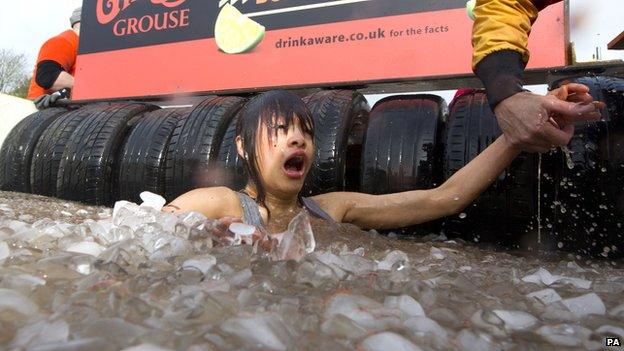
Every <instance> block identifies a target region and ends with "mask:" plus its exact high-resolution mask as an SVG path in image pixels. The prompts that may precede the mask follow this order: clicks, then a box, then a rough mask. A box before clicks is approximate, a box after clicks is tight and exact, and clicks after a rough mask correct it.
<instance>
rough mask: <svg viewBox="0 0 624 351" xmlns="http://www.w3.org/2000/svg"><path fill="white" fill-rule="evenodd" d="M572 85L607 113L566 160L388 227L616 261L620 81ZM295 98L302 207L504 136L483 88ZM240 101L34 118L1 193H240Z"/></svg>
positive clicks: (95, 199) (623, 169) (623, 93)
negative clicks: (304, 117) (448, 94)
mask: <svg viewBox="0 0 624 351" xmlns="http://www.w3.org/2000/svg"><path fill="white" fill-rule="evenodd" d="M567 81H576V82H579V83H583V84H586V85H588V86H589V87H590V89H591V94H592V95H593V96H594V97H595V98H596V99H599V100H603V101H605V102H606V103H607V105H608V108H607V109H606V110H605V112H604V113H603V118H602V120H601V121H598V122H592V123H584V124H579V125H577V126H576V132H575V136H574V138H573V139H572V142H571V143H570V145H569V149H570V152H568V153H567V154H566V153H564V152H562V151H561V150H558V151H554V152H551V153H549V154H544V155H542V156H539V155H536V154H521V155H520V156H519V157H518V158H517V159H516V160H515V161H514V162H513V163H512V164H511V165H510V166H509V167H508V168H507V169H506V170H505V172H503V174H501V175H500V177H499V178H498V179H496V180H495V181H494V183H493V184H492V186H491V187H490V188H489V189H487V190H486V191H485V192H484V193H483V194H482V195H481V196H480V197H479V198H478V199H477V200H476V201H474V202H473V203H472V204H471V205H470V206H469V207H468V208H466V209H465V210H464V211H463V212H462V213H461V214H459V215H455V216H451V217H449V218H445V219H444V220H443V221H439V222H435V223H430V224H428V225H426V226H418V227H412V228H402V229H401V228H397V229H399V230H402V231H403V232H406V233H410V234H411V233H418V234H422V233H430V232H434V233H437V232H439V231H440V230H442V231H443V232H444V233H445V234H446V235H447V236H449V237H458V238H462V239H464V240H466V241H470V242H480V243H493V244H497V245H503V246H506V247H512V248H518V247H522V248H547V249H552V250H558V249H561V250H565V251H570V252H575V253H579V254H583V255H593V256H598V257H608V258H611V257H621V256H622V255H623V252H624V247H620V246H618V245H620V243H621V242H622V239H623V235H624V187H623V186H622V184H624V116H623V114H624V80H622V79H617V78H609V77H579V78H573V79H568V80H566V81H561V82H558V83H555V85H556V84H561V83H562V82H567ZM303 100H304V101H305V103H306V104H307V106H308V108H309V109H310V111H311V112H312V115H313V119H314V123H315V140H314V142H315V150H316V155H315V164H314V166H313V168H312V169H311V171H310V173H309V175H308V178H307V179H306V182H305V185H304V189H303V195H305V196H310V195H315V194H320V193H325V192H331V191H341V190H346V191H361V192H366V193H371V194H387V193H394V192H401V191H407V190H414V189H429V188H432V187H436V186H438V185H440V184H441V183H442V182H444V181H445V180H447V179H448V178H450V177H451V176H452V175H453V174H454V173H455V172H457V171H458V170H459V169H460V168H462V167H463V166H464V165H466V164H467V163H468V162H470V161H471V160H472V159H473V158H475V157H476V156H477V155H478V154H479V153H480V152H481V151H483V150H484V149H485V148H486V147H487V146H488V145H489V144H491V143H492V142H493V141H494V140H495V139H496V138H497V137H498V136H499V135H500V134H501V131H500V129H499V128H498V125H497V122H496V118H495V116H494V115H493V113H492V111H491V110H490V108H489V107H488V103H487V101H486V96H485V94H484V92H483V91H478V90H476V91H470V92H467V93H465V94H463V95H461V96H459V97H457V98H456V99H455V100H454V101H453V102H452V103H451V105H450V107H449V108H447V106H446V103H445V102H444V100H442V99H441V98H440V97H437V96H434V95H426V94H420V95H403V96H391V97H388V98H385V99H382V100H380V101H379V102H378V103H377V104H375V106H374V107H373V109H372V110H371V109H370V108H369V106H368V103H367V101H366V99H365V98H364V96H362V95H361V94H360V93H357V92H355V91H352V90H321V91H317V92H315V93H313V94H310V95H308V96H304V97H303ZM247 101H248V100H247V98H244V97H237V96H208V97H206V98H204V99H203V100H202V101H201V102H199V103H197V104H196V105H194V106H193V107H189V108H174V109H169V108H163V109H161V108H159V107H157V106H155V105H150V104H144V103H134V102H126V103H113V104H96V105H88V106H84V107H82V108H79V109H74V110H65V109H56V108H55V109H49V110H45V111H41V112H37V113H35V114H33V115H31V116H29V117H27V118H26V119H24V120H23V121H22V122H21V123H19V124H18V125H17V126H16V127H15V128H14V129H13V130H12V131H11V133H10V134H9V136H8V138H7V139H6V140H5V142H4V144H3V146H2V150H1V151H0V188H1V189H2V190H9V191H20V192H32V193H36V194H42V195H47V196H56V197H60V198H64V199H69V200H75V201H82V202H85V203H89V204H99V205H111V204H112V203H113V202H114V201H116V200H121V199H124V200H131V201H135V202H138V201H140V200H139V198H138V196H139V193H140V192H142V191H145V190H148V191H151V192H154V193H158V194H163V195H164V196H165V197H166V199H167V200H168V201H171V200H173V199H174V198H175V197H177V196H179V195H180V194H182V193H184V192H186V191H188V190H191V189H193V188H197V187H209V186H228V187H230V188H233V189H237V190H238V189H240V188H242V187H244V186H245V184H246V182H247V177H246V175H245V172H244V168H243V163H242V160H241V159H240V158H239V155H238V152H237V150H236V145H235V136H236V123H237V121H238V118H239V117H238V116H239V113H240V112H241V111H242V110H243V109H244V106H245V104H246V102H247ZM414 211H418V209H414ZM395 231H396V230H395Z"/></svg>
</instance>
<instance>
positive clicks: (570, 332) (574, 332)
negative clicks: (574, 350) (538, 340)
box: [535, 324, 591, 347]
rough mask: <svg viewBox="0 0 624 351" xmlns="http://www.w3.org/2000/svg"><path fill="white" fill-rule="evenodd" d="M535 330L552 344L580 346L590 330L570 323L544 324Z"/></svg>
mask: <svg viewBox="0 0 624 351" xmlns="http://www.w3.org/2000/svg"><path fill="white" fill-rule="evenodd" d="M535 332H536V333H537V334H538V335H540V336H541V337H542V338H544V340H546V341H548V342H549V343H551V344H553V345H557V346H566V347H576V346H581V344H582V343H583V340H584V339H586V338H587V337H589V335H590V334H591V330H589V329H587V328H584V327H582V326H578V325H572V324H558V325H544V326H541V327H540V328H538V329H537V330H536V331H535Z"/></svg>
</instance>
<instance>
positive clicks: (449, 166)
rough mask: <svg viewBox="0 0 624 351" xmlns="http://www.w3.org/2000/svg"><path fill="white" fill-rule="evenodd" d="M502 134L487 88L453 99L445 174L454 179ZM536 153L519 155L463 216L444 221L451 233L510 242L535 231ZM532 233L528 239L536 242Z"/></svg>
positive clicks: (515, 242) (515, 244)
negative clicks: (488, 101) (486, 94)
mask: <svg viewBox="0 0 624 351" xmlns="http://www.w3.org/2000/svg"><path fill="white" fill-rule="evenodd" d="M499 135H501V130H500V129H499V127H498V124H497V121H496V117H495V116H494V114H493V113H492V111H491V109H490V108H489V106H488V103H487V98H486V96H485V93H484V92H482V91H476V92H473V93H469V94H466V95H462V96H461V97H459V98H458V99H457V100H456V101H454V103H453V104H452V108H451V111H450V113H449V117H448V120H447V125H446V137H445V152H444V177H445V179H448V178H450V177H451V176H452V175H453V174H454V173H455V172H457V171H458V170H459V169H460V168H462V167H463V166H464V165H466V164H467V163H468V162H470V161H471V160H472V159H473V158H475V157H476V156H477V155H478V154H479V153H480V152H481V151H483V150H484V149H485V148H486V147H487V146H488V145H490V144H491V143H492V142H494V140H496V138H497V137H498V136H499ZM536 193H537V156H536V155H531V154H524V153H523V154H521V155H520V156H518V157H517V158H516V160H515V161H514V162H513V163H512V164H511V165H510V167H508V168H507V169H506V170H505V172H504V173H503V174H502V175H501V176H500V177H499V178H498V180H496V181H495V182H494V184H492V186H491V187H490V188H489V189H488V190H486V191H485V192H484V193H483V194H481V196H479V198H477V199H476V200H475V201H474V202H473V203H472V205H470V206H469V207H468V208H466V209H465V210H464V211H463V213H462V214H461V215H460V216H457V215H455V216H451V217H448V218H446V219H445V221H444V232H445V234H446V235H448V236H449V237H460V238H462V239H464V240H468V241H473V242H487V243H493V244H497V245H503V246H507V247H518V246H519V245H520V243H521V242H522V243H526V236H527V234H528V235H529V236H531V237H532V236H534V235H535V230H536V226H535V225H536V222H535V217H536V214H537V199H536V198H535V197H534V194H536ZM532 240H533V238H531V240H530V241H529V243H532Z"/></svg>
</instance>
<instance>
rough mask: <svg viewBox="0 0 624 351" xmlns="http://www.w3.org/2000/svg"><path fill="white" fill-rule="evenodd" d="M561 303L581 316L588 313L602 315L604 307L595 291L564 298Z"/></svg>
mask: <svg viewBox="0 0 624 351" xmlns="http://www.w3.org/2000/svg"><path fill="white" fill-rule="evenodd" d="M562 302H563V304H564V305H565V306H566V307H567V308H568V309H569V310H570V311H571V312H573V313H575V314H576V315H578V316H580V317H583V316H586V315H589V314H599V315H604V314H605V313H606V307H605V305H604V303H603V302H602V299H601V298H600V297H599V296H598V295H596V293H589V294H585V295H582V296H578V297H574V298H570V299H565V300H563V301H562Z"/></svg>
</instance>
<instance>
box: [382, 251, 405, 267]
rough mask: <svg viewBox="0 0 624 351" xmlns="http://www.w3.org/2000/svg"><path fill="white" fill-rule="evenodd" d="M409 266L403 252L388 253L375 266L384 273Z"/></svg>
mask: <svg viewBox="0 0 624 351" xmlns="http://www.w3.org/2000/svg"><path fill="white" fill-rule="evenodd" d="M408 264H409V258H408V257H407V254H406V253H405V252H403V251H399V250H394V251H390V252H389V253H388V254H387V255H386V257H385V258H384V259H383V260H382V261H381V262H379V263H378V264H377V269H380V270H384V271H391V270H402V269H403V268H405V266H407V265H408Z"/></svg>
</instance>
